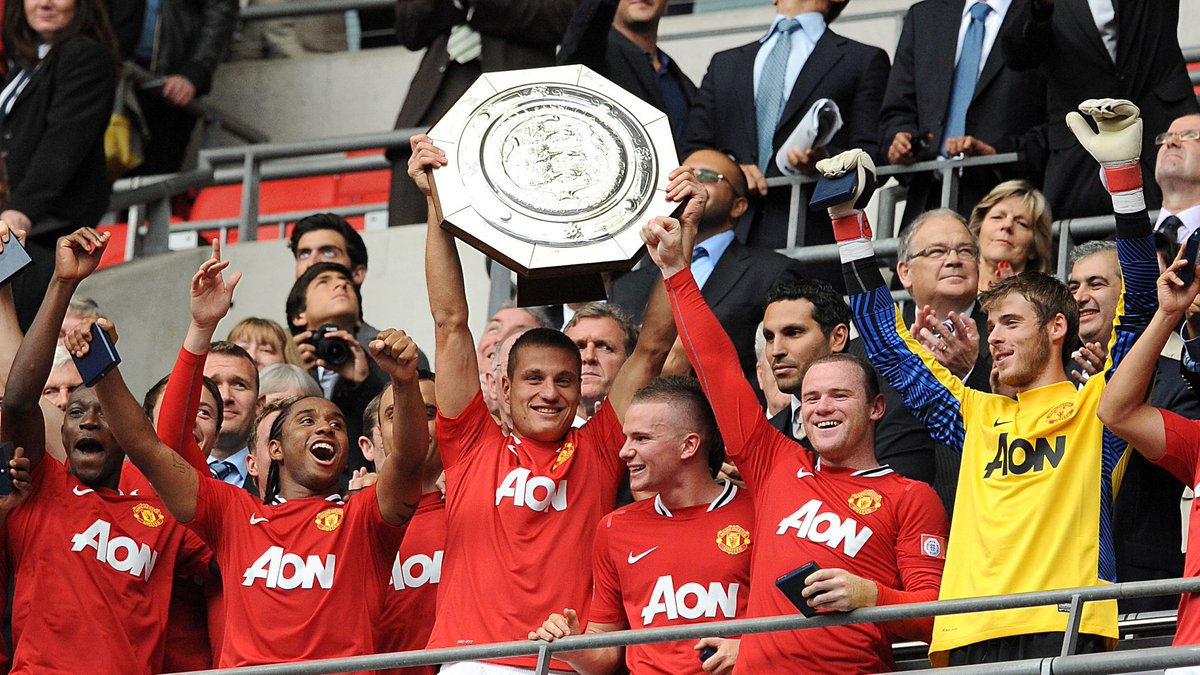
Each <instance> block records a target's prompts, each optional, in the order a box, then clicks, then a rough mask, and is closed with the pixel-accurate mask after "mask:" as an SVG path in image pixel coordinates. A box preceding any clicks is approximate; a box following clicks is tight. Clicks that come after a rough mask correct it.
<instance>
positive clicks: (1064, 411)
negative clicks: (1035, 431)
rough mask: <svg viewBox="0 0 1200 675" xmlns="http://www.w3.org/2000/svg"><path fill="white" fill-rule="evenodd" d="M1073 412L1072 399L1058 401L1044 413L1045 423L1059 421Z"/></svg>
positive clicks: (1073, 404) (1067, 417)
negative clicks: (1062, 401) (1064, 401)
mask: <svg viewBox="0 0 1200 675" xmlns="http://www.w3.org/2000/svg"><path fill="white" fill-rule="evenodd" d="M1074 414H1075V403H1074V401H1067V402H1066V403H1059V404H1058V405H1056V406H1054V407H1053V408H1051V409H1050V412H1048V413H1046V423H1047V424H1054V423H1055V422H1061V421H1063V420H1065V419H1069V418H1070V417H1071V416H1072V415H1074Z"/></svg>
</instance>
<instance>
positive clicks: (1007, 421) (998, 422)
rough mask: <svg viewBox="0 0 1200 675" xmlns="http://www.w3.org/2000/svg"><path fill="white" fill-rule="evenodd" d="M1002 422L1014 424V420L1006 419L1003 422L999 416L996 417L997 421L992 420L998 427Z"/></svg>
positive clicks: (993, 424)
mask: <svg viewBox="0 0 1200 675" xmlns="http://www.w3.org/2000/svg"><path fill="white" fill-rule="evenodd" d="M1001 424H1012V420H1004V421H1003V422H1001V421H1000V418H999V417H997V418H996V421H995V422H992V426H994V427H998V426H1000V425H1001Z"/></svg>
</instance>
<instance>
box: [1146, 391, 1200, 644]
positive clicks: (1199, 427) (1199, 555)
mask: <svg viewBox="0 0 1200 675" xmlns="http://www.w3.org/2000/svg"><path fill="white" fill-rule="evenodd" d="M1159 412H1160V413H1161V414H1162V418H1163V427H1164V429H1165V431H1166V435H1167V454H1165V455H1163V456H1162V457H1161V458H1160V459H1159V460H1158V461H1157V462H1156V463H1157V464H1158V465H1159V466H1161V467H1163V468H1164V469H1166V470H1167V471H1170V472H1171V474H1172V475H1174V476H1175V477H1176V478H1178V479H1179V480H1180V481H1182V482H1183V484H1184V485H1187V486H1190V487H1191V488H1192V489H1193V490H1194V489H1196V485H1197V484H1198V483H1200V423H1197V422H1194V421H1192V420H1189V419H1187V418H1185V417H1181V416H1180V415H1176V414H1175V413H1173V412H1170V411H1167V410H1159ZM1187 540H1188V541H1189V542H1198V543H1200V499H1194V500H1192V513H1191V515H1190V516H1189V517H1188V539H1187ZM1183 574H1184V576H1188V577H1197V576H1200V545H1191V546H1188V550H1187V553H1186V554H1185V555H1184V559H1183ZM1176 623H1177V625H1176V628H1175V640H1174V641H1173V642H1172V644H1175V645H1196V644H1200V606H1198V605H1197V604H1196V594H1195V593H1184V594H1183V597H1182V598H1181V599H1180V601H1179V619H1178V621H1177V622H1176Z"/></svg>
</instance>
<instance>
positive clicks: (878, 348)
mask: <svg viewBox="0 0 1200 675" xmlns="http://www.w3.org/2000/svg"><path fill="white" fill-rule="evenodd" d="M817 170H818V171H819V172H821V174H822V175H823V176H824V179H836V178H842V177H844V176H847V175H850V174H857V181H856V189H855V191H854V192H853V194H850V195H848V196H847V199H846V201H845V202H843V203H840V204H835V205H833V206H830V207H829V216H830V219H831V220H832V221H833V233H834V238H835V239H836V240H837V242H838V253H839V255H840V256H841V260H842V276H843V278H844V279H845V281H846V290H847V291H849V293H850V310H851V312H852V314H853V317H854V325H855V326H856V327H857V328H858V331H859V333H860V334H861V335H862V338H863V344H864V346H865V347H866V349H867V357H868V358H869V359H870V361H871V365H873V366H875V369H876V370H878V371H879V374H880V375H881V376H882V377H883V378H884V379H885V380H887V382H888V384H890V385H892V386H893V387H894V388H895V389H896V391H899V392H900V394H901V395H902V396H903V397H904V404H905V406H906V407H908V409H909V410H911V411H912V412H913V415H914V416H915V417H916V418H917V419H919V420H921V422H923V423H924V424H925V426H926V428H928V429H929V432H930V434H931V435H932V436H933V437H934V438H935V439H936V440H938V441H939V442H940V443H943V444H944V445H946V446H948V447H950V448H953V449H955V450H962V445H963V439H964V437H965V435H966V431H965V428H964V426H963V416H962V407H961V403H960V402H961V401H962V400H963V398H964V397H965V396H966V391H967V390H966V388H965V387H964V386H963V383H962V381H961V380H959V379H958V378H957V377H955V376H954V374H953V373H951V372H950V371H949V370H947V369H946V368H945V367H944V366H942V364H940V363H938V362H937V360H936V359H934V358H933V356H932V355H931V354H930V353H929V352H928V351H927V350H926V349H925V348H924V347H922V346H920V344H919V343H918V342H917V341H916V340H915V339H913V337H912V335H911V334H909V332H908V329H906V328H905V327H904V324H903V322H901V321H899V320H898V317H897V315H896V306H895V304H894V303H893V302H892V294H891V292H890V291H889V290H888V288H887V284H886V283H884V280H883V275H882V274H880V272H879V262H878V261H877V260H876V258H875V247H874V245H873V244H872V243H871V237H872V233H871V225H870V223H868V222H867V216H866V214H865V213H864V212H863V211H862V209H863V208H865V206H866V204H867V202H868V201H869V200H870V196H871V191H872V190H873V189H874V184H875V165H874V163H873V162H872V161H871V158H870V156H869V155H867V153H865V152H863V151H862V150H847V151H846V152H843V153H841V154H839V155H837V156H834V157H830V158H829V159H824V160H821V161H820V162H818V163H817ZM824 179H823V180H824Z"/></svg>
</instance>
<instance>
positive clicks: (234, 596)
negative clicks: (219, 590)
mask: <svg viewBox="0 0 1200 675" xmlns="http://www.w3.org/2000/svg"><path fill="white" fill-rule="evenodd" d="M199 490H200V491H199V495H198V498H197V500H196V515H195V517H194V518H193V519H192V521H191V522H189V523H187V527H188V528H190V529H192V530H193V531H195V532H196V534H198V535H200V537H201V538H202V539H204V541H206V542H207V543H208V545H209V546H211V547H212V550H213V553H214V555H216V557H217V562H218V563H219V564H220V566H221V573H222V576H223V584H224V609H225V628H224V631H223V637H222V644H221V647H220V663H219V664H218V667H221V668H227V667H233V666H244V665H255V664H265V663H278V662H285V661H305V660H310V659H326V658H335V657H343V656H359V655H362V654H371V653H374V651H375V647H376V644H377V643H376V627H375V624H376V622H377V621H378V618H379V613H380V611H381V609H382V603H383V594H384V584H385V583H386V582H387V578H388V574H389V573H390V571H391V567H392V560H393V559H394V558H395V557H396V550H397V548H398V547H399V546H400V540H401V538H402V537H403V536H404V531H405V528H404V527H393V526H391V525H388V524H387V523H386V522H384V520H383V516H382V514H380V512H379V501H378V499H377V498H376V496H375V487H374V486H371V487H369V488H367V489H365V490H363V491H362V492H360V493H359V494H357V495H355V497H354V499H351V500H350V501H348V502H345V503H343V502H342V500H341V498H340V497H339V496H337V495H333V496H331V497H328V498H321V497H311V498H307V499H293V500H289V501H284V500H280V503H276V504H271V505H263V503H262V502H261V501H260V500H258V499H255V498H254V497H252V496H250V494H249V493H247V492H246V491H245V490H243V489H241V488H238V487H234V486H232V485H228V484H226V483H222V482H220V481H215V480H207V479H205V480H201V481H200V487H199Z"/></svg>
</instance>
